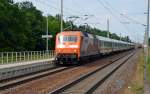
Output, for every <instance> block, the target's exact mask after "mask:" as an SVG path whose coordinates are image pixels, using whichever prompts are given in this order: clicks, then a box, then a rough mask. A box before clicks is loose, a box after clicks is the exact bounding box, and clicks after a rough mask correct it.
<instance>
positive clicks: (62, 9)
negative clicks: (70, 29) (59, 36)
mask: <svg viewBox="0 0 150 94" xmlns="http://www.w3.org/2000/svg"><path fill="white" fill-rule="evenodd" d="M61 32H63V0H61Z"/></svg>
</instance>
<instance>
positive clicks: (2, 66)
mask: <svg viewBox="0 0 150 94" xmlns="http://www.w3.org/2000/svg"><path fill="white" fill-rule="evenodd" d="M53 60H54V58H51V59H44V60H35V61H27V62H21V63H13V64H4V65H0V70H1V69H6V68H11V67H18V66H23V65H30V64H35V63H41V62H49V61H53Z"/></svg>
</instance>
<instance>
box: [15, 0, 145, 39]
mask: <svg viewBox="0 0 150 94" xmlns="http://www.w3.org/2000/svg"><path fill="white" fill-rule="evenodd" d="M14 1H15V2H18V1H31V2H33V4H34V5H35V6H36V7H37V9H39V10H41V11H42V12H43V15H46V14H51V15H56V14H58V13H60V1H61V0H14ZM63 1H64V15H65V17H64V19H66V18H67V17H69V16H79V17H81V18H80V19H77V20H75V21H74V23H76V24H83V23H88V24H89V25H91V26H93V27H97V28H99V29H102V30H106V29H107V23H106V22H107V19H108V18H109V20H110V32H112V33H117V34H119V35H120V34H121V35H122V36H127V35H128V36H130V37H131V39H132V40H134V41H142V40H143V35H144V31H145V30H144V26H142V25H141V24H146V14H144V12H146V10H147V9H146V8H147V0H63ZM120 14H124V16H121V15H120ZM83 15H94V16H91V17H89V19H88V20H84V19H83V18H85V17H84V16H83ZM127 18H128V19H127ZM37 20H38V19H37Z"/></svg>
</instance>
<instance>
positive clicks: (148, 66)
mask: <svg viewBox="0 0 150 94" xmlns="http://www.w3.org/2000/svg"><path fill="white" fill-rule="evenodd" d="M147 79H148V81H149V83H150V57H149V59H148V64H147Z"/></svg>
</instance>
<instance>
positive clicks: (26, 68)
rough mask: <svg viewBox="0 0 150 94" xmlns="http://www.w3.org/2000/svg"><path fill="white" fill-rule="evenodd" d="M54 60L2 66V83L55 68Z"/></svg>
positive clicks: (0, 66)
mask: <svg viewBox="0 0 150 94" xmlns="http://www.w3.org/2000/svg"><path fill="white" fill-rule="evenodd" d="M53 60H54V58H50V59H44V60H36V61H28V62H21V63H13V64H5V65H0V81H1V80H5V79H9V78H13V77H17V76H22V75H26V74H30V73H34V72H38V71H42V70H46V69H49V68H52V67H54V64H53V63H52V61H53Z"/></svg>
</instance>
